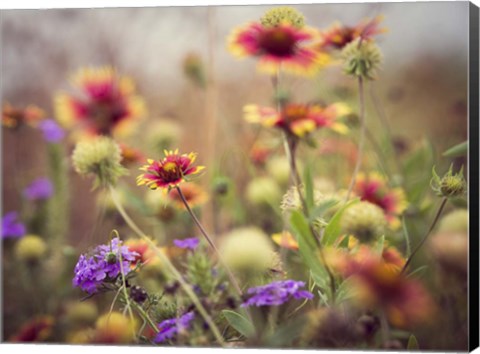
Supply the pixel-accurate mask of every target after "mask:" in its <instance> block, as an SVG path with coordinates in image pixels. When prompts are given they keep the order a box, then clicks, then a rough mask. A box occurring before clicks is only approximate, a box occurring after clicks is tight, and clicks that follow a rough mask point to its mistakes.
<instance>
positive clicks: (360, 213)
mask: <svg viewBox="0 0 480 354" xmlns="http://www.w3.org/2000/svg"><path fill="white" fill-rule="evenodd" d="M341 222H342V229H343V231H344V232H345V233H346V234H349V235H353V236H355V237H356V238H358V239H359V241H361V242H372V241H374V240H376V239H377V238H378V237H380V236H382V235H384V234H385V228H386V226H387V220H386V218H385V214H384V212H383V210H382V209H381V208H379V207H378V206H376V205H375V204H372V203H369V202H360V203H357V204H354V205H352V206H351V207H349V208H348V209H347V210H345V211H344V213H343V215H342V221H341Z"/></svg>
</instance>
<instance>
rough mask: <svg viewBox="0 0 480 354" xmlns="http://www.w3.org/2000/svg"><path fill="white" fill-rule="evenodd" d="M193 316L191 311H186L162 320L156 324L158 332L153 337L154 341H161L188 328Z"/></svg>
mask: <svg viewBox="0 0 480 354" xmlns="http://www.w3.org/2000/svg"><path fill="white" fill-rule="evenodd" d="M194 318H195V313H194V312H193V311H190V312H187V313H186V314H184V315H182V316H180V317H179V318H171V319H168V320H165V321H162V322H161V323H160V324H159V325H158V329H159V332H158V334H157V336H156V337H155V339H154V342H155V343H162V342H165V341H166V340H168V339H172V338H174V337H175V336H176V335H177V334H178V333H181V332H183V331H186V330H188V329H189V328H190V322H192V321H193V319H194Z"/></svg>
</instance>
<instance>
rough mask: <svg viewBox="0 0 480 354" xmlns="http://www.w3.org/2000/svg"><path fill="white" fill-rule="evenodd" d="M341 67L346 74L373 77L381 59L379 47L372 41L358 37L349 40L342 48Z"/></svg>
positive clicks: (371, 78) (370, 78)
mask: <svg viewBox="0 0 480 354" xmlns="http://www.w3.org/2000/svg"><path fill="white" fill-rule="evenodd" d="M341 56H342V59H343V61H344V64H343V69H344V71H345V73H346V74H347V75H351V76H354V77H361V78H365V79H369V80H373V79H375V74H376V71H377V70H378V69H379V67H380V65H381V64H382V61H383V55H382V52H381V51H380V48H379V47H378V46H377V45H376V44H375V42H373V41H366V40H361V39H360V38H358V39H356V40H354V41H352V42H350V43H349V44H347V45H346V46H345V48H343V50H342V55H341Z"/></svg>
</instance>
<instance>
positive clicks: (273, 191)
mask: <svg viewBox="0 0 480 354" xmlns="http://www.w3.org/2000/svg"><path fill="white" fill-rule="evenodd" d="M281 195H282V193H281V191H280V187H279V186H278V184H277V182H275V180H274V179H273V178H270V177H258V178H254V179H252V180H251V181H250V183H249V184H248V186H247V192H246V197H247V200H248V201H249V202H250V203H251V204H253V205H270V204H275V203H277V202H278V201H279V200H280V198H281Z"/></svg>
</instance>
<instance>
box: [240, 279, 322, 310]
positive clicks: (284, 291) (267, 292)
mask: <svg viewBox="0 0 480 354" xmlns="http://www.w3.org/2000/svg"><path fill="white" fill-rule="evenodd" d="M304 286H305V283H304V282H303V281H295V280H283V281H274V282H272V283H270V284H267V285H263V286H257V287H254V288H250V289H248V291H247V294H248V295H250V297H249V298H248V299H247V300H246V301H244V302H243V303H242V305H241V306H242V307H247V306H279V305H282V304H284V303H286V302H287V301H288V300H290V299H291V298H294V299H313V294H312V293H311V292H309V291H306V290H302V289H300V288H303V287H304Z"/></svg>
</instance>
